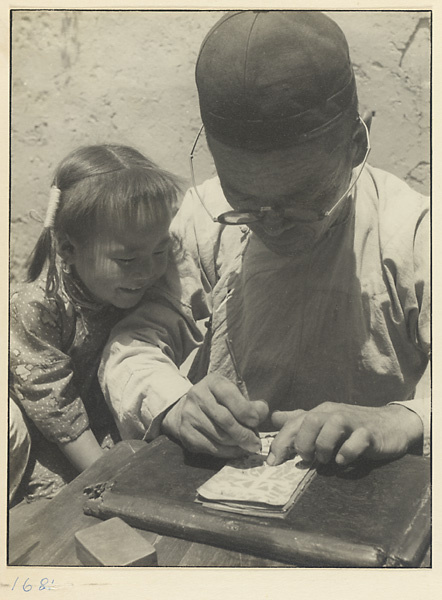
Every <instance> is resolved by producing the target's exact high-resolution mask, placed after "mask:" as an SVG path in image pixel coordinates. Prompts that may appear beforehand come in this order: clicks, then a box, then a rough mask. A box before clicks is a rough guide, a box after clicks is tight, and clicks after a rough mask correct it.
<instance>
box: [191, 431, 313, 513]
mask: <svg viewBox="0 0 442 600" xmlns="http://www.w3.org/2000/svg"><path fill="white" fill-rule="evenodd" d="M261 437H262V445H263V448H262V451H261V453H260V454H252V455H250V456H248V457H247V458H244V459H238V460H235V461H231V462H230V463H228V464H227V465H226V466H225V467H223V468H222V469H221V470H220V471H219V472H218V473H216V474H215V475H214V476H213V477H211V478H210V479H209V480H208V481H206V482H205V483H204V484H203V485H201V486H200V487H199V488H198V489H197V494H198V495H197V498H196V501H197V502H200V503H202V504H203V506H207V507H210V508H214V509H217V510H225V511H229V512H236V513H242V514H247V515H255V516H266V517H279V518H283V517H285V516H286V515H287V513H288V511H289V509H290V508H291V507H292V506H293V503H294V502H295V500H296V498H297V497H298V495H299V493H300V492H301V491H302V489H304V487H305V485H306V484H307V483H308V481H310V479H311V477H312V476H313V474H314V472H315V470H314V468H312V466H311V465H307V464H306V463H305V462H304V461H303V460H302V459H301V457H299V456H295V457H294V458H291V459H290V460H287V461H286V462H284V463H282V464H281V465H278V466H276V467H270V466H269V465H267V463H266V457H267V454H268V450H269V447H270V444H271V442H272V439H273V437H274V435H269V434H267V435H265V434H264V436H263V434H261Z"/></svg>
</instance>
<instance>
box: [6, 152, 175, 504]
mask: <svg viewBox="0 0 442 600" xmlns="http://www.w3.org/2000/svg"><path fill="white" fill-rule="evenodd" d="M177 192H178V185H177V180H176V179H175V177H174V176H173V175H171V174H170V173H167V172H166V171H163V170H161V169H159V168H158V167H157V166H156V165H155V164H154V163H153V162H151V161H150V160H149V159H147V158H145V157H144V156H143V155H142V154H140V153H139V152H138V151H136V150H134V149H132V148H129V147H126V146H117V145H101V146H88V147H84V148H80V149H78V150H76V151H74V152H72V153H71V154H69V155H68V156H67V157H66V158H65V159H64V160H63V161H62V163H61V164H60V165H59V167H58V169H57V171H56V173H55V177H54V180H53V184H52V188H51V192H50V198H49V204H48V208H47V214H46V219H45V222H44V229H43V232H42V233H41V235H40V238H39V240H38V242H37V244H36V246H35V249H34V251H33V253H32V254H31V257H30V259H29V266H28V283H27V284H22V286H21V287H20V288H19V289H18V291H16V292H15V293H14V294H13V295H12V298H11V352H10V371H11V384H12V390H11V396H12V398H13V399H14V400H13V401H15V402H16V403H18V404H19V405H20V407H21V409H22V410H23V411H24V413H25V415H26V417H27V421H28V424H29V430H30V434H31V439H32V451H31V459H30V464H28V469H27V472H26V473H25V477H24V481H23V482H22V486H23V488H24V489H25V490H26V496H27V499H28V500H32V499H35V498H37V497H42V496H46V497H51V496H53V495H54V493H55V492H56V491H58V489H59V488H60V487H61V486H62V485H64V484H65V483H66V482H67V481H69V480H70V479H72V478H73V477H74V476H75V475H76V474H77V473H78V471H82V470H83V469H86V468H87V467H88V466H89V465H91V464H92V463H93V462H94V461H95V460H97V459H98V458H99V457H100V456H101V454H102V451H103V450H102V448H105V447H109V446H110V445H113V443H114V442H115V441H117V440H118V433H117V430H116V427H115V425H114V424H113V420H112V417H111V416H110V413H109V410H108V408H107V407H106V405H105V402H104V399H103V397H102V394H101V390H100V388H99V385H98V381H97V369H98V365H99V362H100V357H101V352H102V350H103V347H104V344H105V342H106V339H107V337H108V335H109V332H110V330H111V328H112V327H113V326H114V325H115V323H116V322H117V321H118V320H120V319H121V318H122V317H123V316H124V315H125V314H127V312H128V310H130V309H131V308H133V307H134V306H135V305H136V304H138V302H139V301H140V300H141V298H142V297H143V295H144V293H145V292H146V290H147V289H148V288H149V287H150V286H152V284H153V283H154V282H155V281H157V280H158V279H159V278H160V277H161V276H162V275H163V274H164V272H165V270H166V263H167V255H168V247H169V241H170V240H169V232H168V230H169V225H170V220H171V217H172V211H173V207H174V205H175V204H176V200H177ZM46 265H47V268H46V269H44V267H45V266H46ZM58 449H59V450H58ZM60 450H61V452H60ZM12 462H13V461H11V463H12Z"/></svg>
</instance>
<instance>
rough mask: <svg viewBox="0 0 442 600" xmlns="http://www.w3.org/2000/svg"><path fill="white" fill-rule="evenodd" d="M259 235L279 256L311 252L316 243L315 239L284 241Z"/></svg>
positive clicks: (269, 248)
mask: <svg viewBox="0 0 442 600" xmlns="http://www.w3.org/2000/svg"><path fill="white" fill-rule="evenodd" d="M258 237H259V239H260V240H261V242H262V243H263V244H264V246H265V247H266V248H267V249H268V250H270V251H271V252H273V253H274V254H278V256H303V255H305V254H308V253H309V252H311V250H312V248H313V247H314V245H315V240H314V239H309V240H302V241H301V240H292V241H290V242H284V243H283V242H279V241H277V240H275V239H268V238H262V237H260V236H258Z"/></svg>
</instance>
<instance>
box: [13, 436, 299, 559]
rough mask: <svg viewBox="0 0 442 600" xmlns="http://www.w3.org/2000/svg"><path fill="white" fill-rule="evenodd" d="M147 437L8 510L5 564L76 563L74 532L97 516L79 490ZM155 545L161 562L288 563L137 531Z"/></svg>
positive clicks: (102, 478)
mask: <svg viewBox="0 0 442 600" xmlns="http://www.w3.org/2000/svg"><path fill="white" fill-rule="evenodd" d="M144 444H145V442H141V441H126V442H121V443H120V444H118V445H117V446H115V448H112V450H109V451H108V452H107V453H106V454H105V455H104V456H103V457H102V458H100V459H99V460H98V461H97V462H96V463H95V464H93V465H92V466H91V467H90V468H89V469H87V470H86V471H84V472H83V473H81V474H80V475H79V476H78V477H77V478H76V479H74V481H72V482H71V483H70V484H69V485H68V486H66V487H65V488H63V489H62V490H61V491H60V492H59V493H58V494H57V496H56V497H55V498H53V499H52V500H39V501H37V502H34V503H31V504H23V503H22V504H19V505H17V506H16V507H14V508H12V509H11V510H10V511H9V545H8V564H9V565H33V566H80V565H81V563H80V561H79V560H78V558H77V556H76V551H75V541H74V534H75V533H76V532H77V531H79V530H81V529H84V528H86V527H90V526H91V525H94V524H96V523H99V522H100V520H99V519H97V518H95V517H91V516H87V515H85V514H84V513H83V503H84V500H85V497H84V495H83V489H84V488H85V487H86V486H88V485H93V484H95V483H97V482H99V481H105V480H107V479H108V478H111V477H112V476H113V475H114V473H115V472H116V471H117V470H118V469H120V468H121V467H122V466H124V464H125V463H126V461H127V460H128V458H129V457H130V456H131V455H132V454H134V453H135V452H136V451H137V450H139V449H140V448H141V447H143V445H144ZM137 531H139V533H141V535H143V537H145V538H146V539H147V540H148V541H149V542H150V543H151V544H153V545H154V546H155V549H156V551H157V557H158V566H163V567H166V566H167V567H172V566H180V567H197V566H206V567H289V566H293V565H287V564H285V563H281V562H276V561H272V560H267V559H264V558H260V557H255V556H251V555H249V554H244V553H240V552H233V551H230V550H224V549H222V548H216V547H214V546H208V545H205V544H198V543H195V542H188V541H186V540H182V539H179V538H173V537H167V536H161V535H158V534H156V533H153V532H149V531H143V530H137Z"/></svg>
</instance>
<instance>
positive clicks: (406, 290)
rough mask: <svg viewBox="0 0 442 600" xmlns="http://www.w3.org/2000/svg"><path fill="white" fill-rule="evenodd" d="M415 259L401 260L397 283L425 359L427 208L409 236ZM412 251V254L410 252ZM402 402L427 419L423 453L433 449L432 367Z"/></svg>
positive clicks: (411, 336)
mask: <svg viewBox="0 0 442 600" xmlns="http://www.w3.org/2000/svg"><path fill="white" fill-rule="evenodd" d="M409 239H410V242H409V243H410V250H411V252H412V256H413V260H410V261H408V262H407V264H406V265H405V264H404V265H401V264H399V265H398V266H397V267H396V269H395V272H394V276H395V277H394V281H395V287H396V290H397V295H398V299H399V301H400V304H401V308H402V310H403V312H404V314H405V317H406V324H407V331H408V335H409V339H410V342H411V343H412V344H413V345H415V346H416V347H417V348H419V350H420V351H421V353H422V355H423V357H424V358H425V360H428V359H430V357H431V338H430V336H431V333H430V311H431V306H430V222H429V211H428V208H425V209H424V210H423V211H422V214H421V215H420V218H419V219H418V221H417V224H416V227H415V229H414V231H413V232H412V235H410V236H409ZM397 250H398V252H397V254H398V255H400V254H402V255H407V252H405V251H404V250H405V249H402V250H403V251H402V253H401V252H400V250H401V248H398V249H397ZM408 255H409V254H408ZM391 404H401V405H403V406H405V407H406V408H408V409H409V410H412V411H413V412H415V413H416V414H417V415H418V416H419V417H420V418H421V420H422V423H423V432H424V435H423V453H424V454H429V452H430V434H431V428H430V413H431V383H430V367H429V364H427V368H426V370H425V372H424V375H423V376H422V378H421V380H420V382H419V383H418V385H417V387H416V390H415V394H414V398H412V399H409V400H405V401H403V402H392V403H391Z"/></svg>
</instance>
